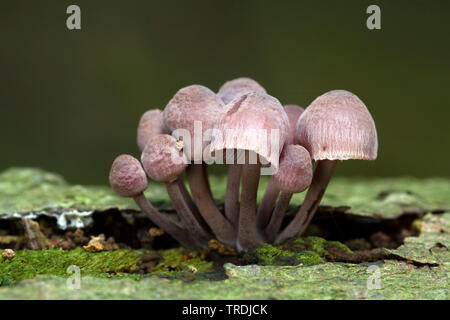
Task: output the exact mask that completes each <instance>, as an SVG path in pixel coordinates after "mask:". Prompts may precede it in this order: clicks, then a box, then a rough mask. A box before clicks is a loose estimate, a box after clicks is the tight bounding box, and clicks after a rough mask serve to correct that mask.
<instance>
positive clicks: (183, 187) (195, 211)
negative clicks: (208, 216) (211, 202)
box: [177, 178, 209, 232]
mask: <svg viewBox="0 0 450 320" xmlns="http://www.w3.org/2000/svg"><path fill="white" fill-rule="evenodd" d="M177 182H178V185H179V188H180V191H181V194H182V195H183V198H184V201H185V202H186V204H187V205H188V207H189V210H190V211H191V212H192V214H193V216H194V217H195V219H196V220H197V221H198V222H199V223H200V225H201V226H202V228H203V229H204V230H207V231H208V232H209V227H208V225H207V224H206V222H205V220H203V218H202V216H201V215H200V211H198V208H197V206H196V205H195V203H194V201H193V200H192V197H191V194H190V193H189V191H188V190H187V189H186V185H185V184H184V182H183V180H182V179H181V178H180V179H178V180H177Z"/></svg>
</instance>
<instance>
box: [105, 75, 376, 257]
mask: <svg viewBox="0 0 450 320" xmlns="http://www.w3.org/2000/svg"><path fill="white" fill-rule="evenodd" d="M137 142H138V146H139V149H140V150H141V151H142V154H141V159H140V161H139V160H137V159H135V158H134V157H132V156H131V155H120V156H118V157H117V158H116V159H115V161H114V163H113V165H112V168H111V171H110V176H109V180H110V184H111V186H112V187H113V189H114V190H115V192H116V193H117V194H118V195H120V196H123V197H131V198H133V199H134V200H135V202H136V203H137V205H138V206H139V207H140V209H141V210H142V211H143V212H144V213H145V214H146V215H147V216H148V217H149V219H150V220H151V221H152V222H153V223H154V224H155V225H157V226H158V227H159V228H161V229H163V230H164V231H165V232H166V233H168V234H169V235H171V236H172V237H173V238H175V239H176V240H177V241H179V242H180V243H181V245H183V246H185V247H187V248H192V249H194V248H204V247H207V246H208V242H209V241H210V240H212V239H217V240H218V241H220V242H222V243H224V244H226V245H229V246H231V247H233V248H236V249H237V250H238V251H240V252H245V251H247V250H249V249H250V248H251V247H253V246H256V245H258V244H261V243H263V242H283V241H285V240H287V239H289V238H292V237H295V236H299V235H301V234H302V233H303V232H304V231H305V229H306V227H307V226H308V224H309V223H310V221H311V219H312V218H313V216H314V213H315V212H316V210H317V208H318V205H319V203H320V201H321V199H322V196H323V194H324V193H325V190H326V188H327V185H328V182H329V181H330V178H331V176H332V174H333V171H334V169H335V166H336V162H337V160H347V159H363V160H374V159H376V157H377V149H378V141H377V132H376V128H375V123H374V121H373V119H372V116H371V115H370V113H369V111H368V110H367V108H366V106H365V105H364V103H363V102H362V101H361V100H360V99H359V98H358V97H357V96H356V95H354V94H352V93H350V92H348V91H345V90H333V91H330V92H327V93H325V94H323V95H321V96H319V97H318V98H316V99H315V100H314V101H313V102H312V103H311V105H310V106H309V107H307V108H306V109H305V110H304V109H303V108H301V107H299V106H297V105H292V104H291V105H285V106H284V107H283V106H282V105H281V103H280V102H279V101H278V100H277V99H276V98H274V97H272V96H270V95H269V94H268V93H267V92H266V90H265V89H264V88H263V87H262V86H261V85H260V84H259V83H257V82H256V81H254V80H252V79H250V78H238V79H235V80H231V81H228V82H226V83H225V84H224V85H223V86H222V87H221V88H220V89H219V91H218V93H217V94H216V93H214V92H213V91H211V90H210V89H208V88H206V87H204V86H201V85H191V86H188V87H185V88H182V89H180V90H179V91H178V92H177V93H176V94H175V95H174V96H173V98H172V99H171V100H170V101H169V103H168V104H167V105H166V107H165V108H164V111H161V110H158V109H155V110H149V111H147V112H146V113H144V115H143V116H142V118H141V120H140V122H139V126H138V132H137ZM313 161H314V162H316V166H315V169H314V170H313ZM213 163H216V164H225V165H226V166H227V170H228V172H227V185H226V195H225V205H224V210H223V212H222V211H221V210H219V208H218V206H217V205H216V202H215V201H214V197H213V194H212V192H211V188H210V185H209V180H208V171H207V168H208V165H210V164H213ZM313 171H314V172H313ZM184 173H186V177H187V182H188V185H189V189H190V191H188V190H187V188H186V185H185V183H184V181H183V174H184ZM262 174H263V175H271V177H270V182H269V185H268V187H267V189H266V190H265V193H264V196H263V198H262V201H261V203H260V205H259V207H258V206H257V201H256V199H257V191H258V184H259V181H260V176H261V175H262ZM147 177H149V178H150V179H152V180H154V181H158V182H162V183H164V184H165V186H166V189H167V192H168V195H169V197H170V199H171V200H172V202H173V205H174V208H175V210H176V212H177V214H178V217H179V221H174V220H172V219H169V218H168V217H167V216H166V215H164V214H162V213H161V212H159V211H158V210H157V209H156V208H155V207H154V206H152V204H151V203H150V201H149V200H148V199H147V198H146V197H145V195H144V191H145V190H146V189H147V185H148V181H147ZM306 189H308V191H307V194H306V196H305V200H304V202H303V204H302V205H301V206H300V208H299V209H298V212H297V213H296V215H295V216H294V218H293V219H292V220H291V221H290V222H289V224H288V225H287V226H286V227H285V228H284V229H281V227H282V222H283V218H284V216H285V213H286V210H287V208H288V206H289V202H290V200H291V198H292V195H293V194H294V193H299V192H303V191H305V190H306Z"/></svg>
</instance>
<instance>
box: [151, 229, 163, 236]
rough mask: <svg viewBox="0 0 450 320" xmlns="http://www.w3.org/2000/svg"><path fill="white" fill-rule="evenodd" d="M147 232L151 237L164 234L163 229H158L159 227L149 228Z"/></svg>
mask: <svg viewBox="0 0 450 320" xmlns="http://www.w3.org/2000/svg"><path fill="white" fill-rule="evenodd" d="M148 233H149V234H150V235H151V236H152V237H159V236H162V235H163V234H164V230H162V229H159V228H150V230H148Z"/></svg>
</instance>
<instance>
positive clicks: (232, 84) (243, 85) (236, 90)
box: [217, 77, 266, 104]
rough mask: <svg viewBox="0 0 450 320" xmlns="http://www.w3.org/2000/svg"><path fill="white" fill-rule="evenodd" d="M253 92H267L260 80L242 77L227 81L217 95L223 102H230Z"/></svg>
mask: <svg viewBox="0 0 450 320" xmlns="http://www.w3.org/2000/svg"><path fill="white" fill-rule="evenodd" d="M251 92H258V93H266V89H264V88H263V87H262V86H261V85H260V84H259V83H258V82H256V81H255V80H253V79H251V78H246V77H241V78H236V79H233V80H230V81H227V82H225V83H224V84H223V85H222V86H221V87H220V89H219V92H217V96H218V97H219V98H220V99H222V101H223V103H225V104H228V103H230V102H231V101H232V100H234V99H236V98H238V97H240V96H242V95H244V94H246V93H251Z"/></svg>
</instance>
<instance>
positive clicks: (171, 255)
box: [153, 247, 213, 275]
mask: <svg viewBox="0 0 450 320" xmlns="http://www.w3.org/2000/svg"><path fill="white" fill-rule="evenodd" d="M161 256H162V258H163V259H164V261H163V262H161V263H160V264H158V265H157V266H156V267H155V268H154V269H153V272H154V273H155V274H159V275H167V274H168V273H169V274H170V273H173V272H188V273H193V272H195V273H196V272H208V271H211V270H212V267H213V263H212V262H210V261H206V260H203V259H202V258H201V254H200V253H199V252H197V251H191V250H186V249H184V248H181V247H180V248H175V249H169V250H164V251H162V252H161Z"/></svg>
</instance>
